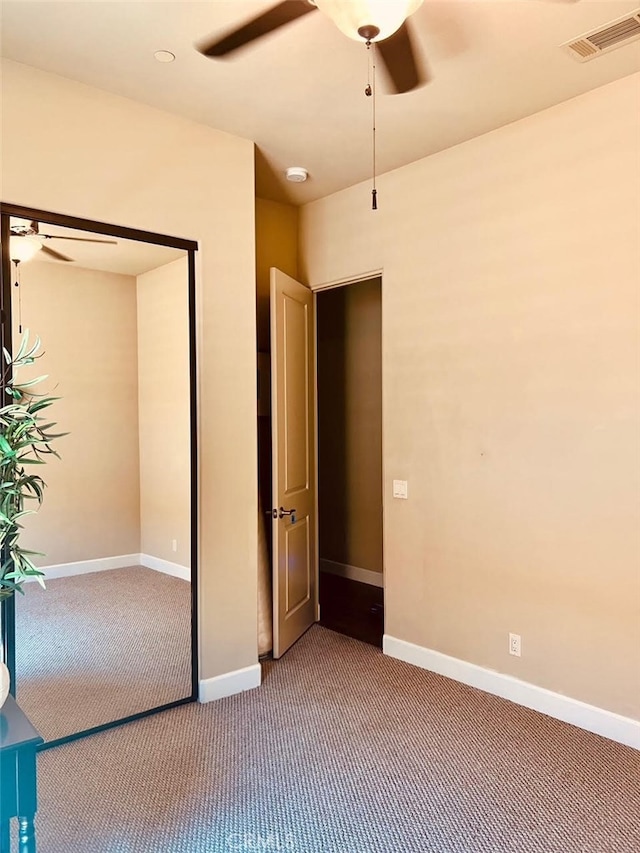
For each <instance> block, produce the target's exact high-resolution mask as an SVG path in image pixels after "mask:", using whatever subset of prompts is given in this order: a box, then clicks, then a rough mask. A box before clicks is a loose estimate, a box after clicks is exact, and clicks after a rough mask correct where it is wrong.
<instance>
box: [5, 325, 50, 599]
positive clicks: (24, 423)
mask: <svg viewBox="0 0 640 853" xmlns="http://www.w3.org/2000/svg"><path fill="white" fill-rule="evenodd" d="M40 347H41V342H40V338H38V337H36V339H35V341H34V343H33V344H32V345H29V331H28V330H27V331H25V333H24V335H23V337H22V341H21V343H20V347H19V349H18V352H17V353H16V355H15V357H12V355H11V353H9V352H8V351H7V350H6V349H4V347H3V350H2V352H3V356H4V360H5V362H6V367H5V369H4V371H3V382H2V384H3V387H4V390H5V393H6V394H7V395H8V397H9V398H10V402H9V403H7V405H5V406H2V408H0V546H1V554H2V557H1V565H0V599H3V598H8V597H9V596H11V595H13V594H14V593H15V592H21V593H22V592H23V589H22V584H23V583H24V582H25V581H26V580H27V579H29V578H36V580H37V581H38V582H39V583H40V585H41V586H42V587H44V580H43V578H44V572H42V571H40V570H39V569H37V568H36V567H35V566H34V564H33V562H32V559H31V558H32V557H34V556H43V555H42V554H41V553H40V552H39V551H29V550H27V549H25V548H23V547H22V546H21V545H20V535H21V531H22V523H21V522H22V519H24V517H25V516H27V515H31V514H33V513H34V512H36V511H37V509H39V508H40V506H41V504H42V499H43V495H44V489H45V485H46V484H45V482H44V480H43V479H42V477H41V476H40V475H39V474H35V473H33V474H32V473H30V469H31V466H33V465H43V464H44V463H45V461H46V457H47V456H50V455H53V456H58V453H57V452H56V451H55V450H54V449H53V447H52V446H51V444H52V442H53V441H54V440H55V439H58V438H61V437H62V436H63V435H66V433H54V432H52V430H53V429H54V427H55V426H56V424H55V423H44V422H43V421H45V420H46V418H44V417H43V413H44V412H45V410H46V409H48V408H49V406H51V405H52V403H54V402H55V401H56V400H58V399H60V398H59V397H48V396H45V395H41V394H37V393H35V392H34V390H33V388H34V386H36V385H38V384H39V383H40V382H42V381H43V380H45V379H47V376H37V377H36V378H35V379H29V380H27V381H25V382H20V381H19V380H18V370H19V369H20V368H21V367H26V366H27V365H30V364H34V363H35V361H36V359H37V358H39V357H40V355H41V354H40V355H39V351H40ZM29 501H35V502H36V503H37V507H36V509H26V508H25V505H26V504H27V502H29Z"/></svg>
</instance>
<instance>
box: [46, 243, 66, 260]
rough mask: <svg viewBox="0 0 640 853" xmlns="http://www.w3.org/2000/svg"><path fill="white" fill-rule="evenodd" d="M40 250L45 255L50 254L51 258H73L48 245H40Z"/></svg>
mask: <svg viewBox="0 0 640 853" xmlns="http://www.w3.org/2000/svg"><path fill="white" fill-rule="evenodd" d="M40 251H41V252H44V253H45V255H50V256H51V257H52V258H55V259H56V261H72V260H73V258H68V257H67V256H66V255H63V254H61V253H60V252H56V250H55V249H50V248H49V247H48V246H42V247H41V249H40Z"/></svg>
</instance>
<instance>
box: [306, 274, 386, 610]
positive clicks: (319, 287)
mask: <svg viewBox="0 0 640 853" xmlns="http://www.w3.org/2000/svg"><path fill="white" fill-rule="evenodd" d="M378 278H379V279H380V327H381V328H380V337H381V344H382V343H383V342H384V299H383V295H384V269H383V268H382V267H381V268H380V269H377V270H369V271H368V272H365V273H362V274H361V275H350V276H346V277H345V278H340V279H334V280H333V281H329V282H323V283H320V284H309V289H310V290H311V292H312V293H313V314H314V324H315V332H316V335H315V346H314V351H313V359H314V365H313V375H314V383H313V390H314V418H315V423H316V431H315V432H316V437H315V444H316V446H315V466H316V566H317V579H316V583H317V589H318V612H317V618H316V622H319V621H320V518H319V511H320V507H319V494H318V483H319V471H318V294H319V293H323V292H325V291H327V290H336V289H337V288H339V287H349V285H352V284H364V283H365V282H367V281H371V280H372V279H378ZM381 350H382V365H381V374H382V378H381V388H380V393H381V398H382V404H381V408H382V412H381V414H382V418H381V420H382V423H381V432H382V460H381V462H382V483H381V486H382V595H383V600H384V619H385V624H386V615H387V608H386V545H387V537H386V536H385V526H386V525H385V518H386V500H385V495H386V489H385V483H386V470H385V464H386V463H385V452H384V446H385V442H384V435H385V432H384V411H385V405H384V401H385V393H384V389H385V369H384V347H383V346H382V347H381Z"/></svg>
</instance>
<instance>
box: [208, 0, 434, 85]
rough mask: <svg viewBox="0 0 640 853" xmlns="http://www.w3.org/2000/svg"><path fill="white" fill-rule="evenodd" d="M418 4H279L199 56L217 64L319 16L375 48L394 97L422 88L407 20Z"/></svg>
mask: <svg viewBox="0 0 640 853" xmlns="http://www.w3.org/2000/svg"><path fill="white" fill-rule="evenodd" d="M422 2H423V0H283V2H281V3H278V4H276V5H275V6H272V7H271V8H270V9H267V11H266V12H263V13H262V14H260V15H258V16H257V17H255V18H252V19H251V20H250V21H247V22H246V23H245V24H242V25H241V26H240V27H237V28H236V29H234V30H232V31H231V32H228V33H226V34H225V35H223V36H220V37H216V38H215V39H213V40H211V41H207V42H205V43H203V44H202V45H201V46H198V48H197V49H198V51H199V52H200V53H202V54H203V55H204V56H208V57H211V58H215V59H221V58H223V57H226V56H228V55H229V54H230V53H233V52H234V51H236V50H238V49H239V48H241V47H244V46H245V45H247V44H249V43H250V42H253V41H255V40H256V39H259V38H262V37H263V36H266V35H268V34H269V33H272V32H274V31H275V30H278V29H280V28H281V27H284V26H286V25H287V24H290V23H292V22H293V21H295V20H297V19H298V18H301V17H303V16H304V15H308V14H309V13H310V12H316V11H321V12H323V13H324V14H326V15H327V16H328V17H329V18H330V19H331V20H332V21H333V22H334V23H335V24H336V26H337V27H338V28H339V29H340V30H341V31H342V32H343V33H344V34H345V35H347V36H349V38H352V39H354V40H356V41H361V42H364V43H365V44H370V43H371V42H376V43H377V50H378V54H379V56H380V58H381V60H382V62H383V63H384V65H385V67H386V69H387V72H388V74H389V78H390V80H391V85H392V88H393V91H394V93H396V94H400V93H403V92H410V91H411V90H412V89H416V88H417V87H418V86H421V85H422V84H423V83H425V82H426V77H425V75H424V72H423V70H422V68H421V64H420V62H419V58H418V55H417V52H416V50H415V47H414V44H413V41H412V37H411V32H410V29H409V24H408V23H407V18H408V17H409V16H410V15H412V14H413V13H414V12H415V11H416V10H417V9H418V7H419V6H421V5H422Z"/></svg>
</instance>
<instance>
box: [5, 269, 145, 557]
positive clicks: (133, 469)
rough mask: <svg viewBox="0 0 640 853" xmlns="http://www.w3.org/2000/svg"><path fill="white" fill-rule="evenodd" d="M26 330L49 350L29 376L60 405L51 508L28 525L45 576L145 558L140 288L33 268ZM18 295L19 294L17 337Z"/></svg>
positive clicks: (116, 278) (25, 284)
mask: <svg viewBox="0 0 640 853" xmlns="http://www.w3.org/2000/svg"><path fill="white" fill-rule="evenodd" d="M20 280H21V285H20V292H21V295H22V325H23V329H29V330H30V340H32V341H33V340H35V336H36V335H38V336H39V337H40V338H41V340H42V352H43V353H44V354H43V356H42V358H41V359H39V360H38V363H37V364H36V365H35V370H33V369H32V368H25V369H24V371H22V372H21V374H20V375H21V376H22V377H23V378H25V377H27V376H28V375H29V374H30V373H32V374H33V375H41V374H43V373H46V374H48V375H49V377H50V378H49V380H48V381H47V382H46V383H43V384H42V386H41V390H42V391H43V392H44V391H46V392H47V393H49V394H51V395H54V396H56V397H61V399H60V400H57V401H56V402H55V404H54V406H52V407H51V409H49V410H48V412H49V413H50V414H51V419H52V420H55V421H56V422H57V423H58V427H59V431H63V432H68V433H69V435H68V436H65V437H64V438H61V439H59V441H58V442H57V443H56V449H57V450H58V452H59V453H60V455H61V457H62V459H61V461H59V460H57V459H55V458H51V459H50V460H49V462H48V464H47V466H46V472H43V477H44V480H45V482H46V483H47V489H46V492H45V500H44V502H43V505H42V507H41V509H40V510H39V511H38V513H37V515H36V516H33V517H31V518H28V519H26V523H25V532H26V534H27V539H26V543H27V545H26V547H30V548H32V549H33V550H36V551H43V552H44V553H45V556H44V557H38V558H36V562H37V564H38V565H41V566H48V565H56V564H58V563H69V562H74V561H76V560H93V559H97V558H99V557H112V556H119V555H121V554H137V553H139V551H140V502H139V494H140V490H139V476H138V372H137V351H136V291H135V278H132V277H131V276H126V275H118V274H116V273H107V272H99V271H97V270H88V269H82V268H79V267H70V266H66V265H64V264H56V263H42V262H37V261H32V262H30V263H28V264H22V265H21V267H20ZM17 295H18V291H17V290H16V289H15V288H14V289H13V305H14V312H15V313H14V320H15V321H16V322H14V336H15V340H16V341H18V340H19V339H20V335H19V332H18V329H17V319H18V317H17V313H18V299H17Z"/></svg>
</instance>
